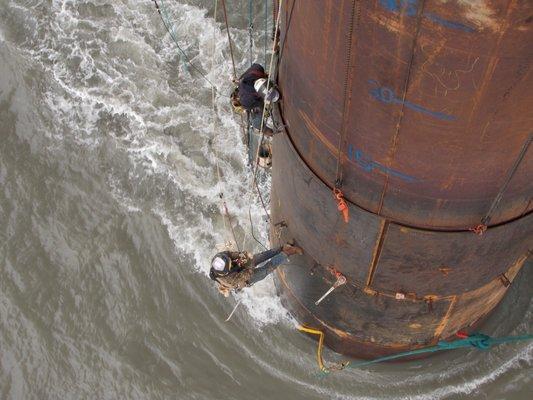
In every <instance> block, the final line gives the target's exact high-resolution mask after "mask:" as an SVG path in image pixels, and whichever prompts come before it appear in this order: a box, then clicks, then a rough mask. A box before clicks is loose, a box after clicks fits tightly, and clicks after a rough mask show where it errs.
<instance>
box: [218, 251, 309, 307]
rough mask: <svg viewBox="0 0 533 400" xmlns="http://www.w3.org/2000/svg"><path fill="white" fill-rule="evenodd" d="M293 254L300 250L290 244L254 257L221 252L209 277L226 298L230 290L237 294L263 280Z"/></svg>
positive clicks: (299, 252) (240, 253)
mask: <svg viewBox="0 0 533 400" xmlns="http://www.w3.org/2000/svg"><path fill="white" fill-rule="evenodd" d="M294 254H302V249H301V248H299V247H297V246H294V245H291V244H285V245H283V246H282V247H278V248H276V249H271V250H267V251H263V252H262V253H259V254H256V255H254V256H251V255H250V254H248V253H244V252H238V251H223V252H220V253H217V254H216V255H215V256H214V257H213V260H212V261H211V270H210V271H209V277H210V278H211V279H212V280H214V281H215V282H217V283H218V290H219V292H220V293H222V294H223V295H224V296H225V297H228V296H229V294H230V291H231V290H234V291H236V292H238V291H240V290H242V289H243V288H245V287H247V286H252V285H253V284H254V283H257V282H259V281H261V280H263V279H265V278H266V277H267V276H268V275H269V274H270V273H272V272H273V271H274V270H275V269H276V268H277V267H279V266H280V265H281V264H283V263H285V262H287V261H288V257H290V256H292V255H294Z"/></svg>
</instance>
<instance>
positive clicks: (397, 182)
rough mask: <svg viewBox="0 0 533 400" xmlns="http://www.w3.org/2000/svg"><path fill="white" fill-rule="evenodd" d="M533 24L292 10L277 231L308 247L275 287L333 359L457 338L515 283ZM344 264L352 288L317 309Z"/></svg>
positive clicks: (276, 150)
mask: <svg viewBox="0 0 533 400" xmlns="http://www.w3.org/2000/svg"><path fill="white" fill-rule="evenodd" d="M532 25H533V2H530V1H525V0H470V1H466V0H426V1H424V0H344V1H341V0H306V1H301V0H286V1H284V3H283V7H282V13H281V25H280V45H279V52H278V57H279V60H278V76H277V79H278V85H279V90H280V92H281V95H282V100H281V102H280V108H279V118H280V119H281V120H282V121H283V123H284V125H285V127H286V128H285V131H284V132H283V133H281V134H279V135H276V136H275V137H274V140H273V170H272V201H271V208H272V226H271V238H272V240H273V241H280V242H281V241H284V240H289V239H295V240H296V242H297V243H298V244H299V245H300V246H301V247H302V248H303V249H304V251H305V254H304V255H303V256H301V257H297V258H295V259H294V261H293V262H292V265H290V266H286V267H284V268H281V269H280V270H279V272H278V274H277V277H276V284H277V288H278V292H279V293H280V295H281V298H282V301H283V303H284V304H285V306H286V307H287V308H288V309H289V310H290V311H291V312H292V313H293V315H295V317H296V318H297V319H298V320H299V321H300V322H302V323H304V324H307V325H309V326H310V327H313V328H316V329H320V330H323V331H324V333H325V338H326V344H328V345H329V346H330V347H332V348H333V349H335V350H337V351H339V352H341V353H345V354H349V355H354V356H362V357H373V356H376V355H383V354H390V353H394V352H397V351H400V350H405V349H412V348H417V347H422V346H426V345H428V344H433V343H435V342H436V341H438V340H439V339H445V338H449V337H451V336H453V335H454V334H455V333H456V332H457V331H458V330H461V329H467V328H468V327H472V326H474V325H475V324H477V323H479V322H480V321H481V320H482V318H483V317H484V316H486V315H487V314H488V313H489V312H490V311H491V310H493V308H494V307H495V306H496V305H497V304H498V302H499V301H500V300H501V299H502V297H503V296H504V294H505V293H506V291H507V290H508V288H509V286H510V285H511V284H512V282H513V279H514V278H515V277H516V276H517V274H518V272H519V270H520V268H521V267H522V266H523V264H524V262H525V260H526V259H527V257H528V255H529V254H530V251H531V250H530V249H531V247H532V233H533V232H532V231H533V217H532V213H531V210H532V208H533V204H532V201H531V199H532V195H533V145H532V144H531V141H532V131H533V128H532V127H533V112H532V110H533V95H532V93H533V74H532V72H531V60H532V57H533V46H532V43H533V29H532V27H531V26H532ZM334 188H338V189H339V190H340V192H341V193H342V195H343V198H344V200H345V201H346V204H347V206H348V213H347V216H348V217H347V219H345V218H346V215H343V213H342V212H340V211H339V203H338V201H337V200H336V198H335V196H334V194H333V189H334ZM332 271H338V272H340V273H342V274H343V275H344V276H345V277H346V278H347V283H346V284H344V285H342V286H340V287H338V288H337V289H335V290H334V291H333V292H332V293H331V294H330V295H329V296H328V297H326V298H325V299H324V301H322V302H321V303H320V304H319V305H315V302H316V300H317V299H319V298H320V297H321V296H322V295H323V294H324V293H325V292H326V291H327V290H328V288H329V287H331V285H332V284H333V282H334V281H335V276H334V274H333V273H332Z"/></svg>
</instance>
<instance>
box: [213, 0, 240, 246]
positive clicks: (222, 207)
mask: <svg viewBox="0 0 533 400" xmlns="http://www.w3.org/2000/svg"><path fill="white" fill-rule="evenodd" d="M214 9H215V11H214V14H213V18H214V20H215V23H214V25H213V53H212V54H213V55H212V57H211V71H214V69H215V53H216V49H217V25H216V21H217V10H218V0H214ZM211 105H212V109H213V125H212V129H213V138H216V137H217V131H216V115H217V114H216V89H215V87H214V86H211ZM213 144H215V142H214V141H213ZM213 154H214V156H215V165H216V169H217V181H218V186H220V185H221V183H222V176H221V174H220V165H219V157H218V153H217V150H216V144H215V145H214V146H213ZM219 211H220V216H221V217H222V221H223V223H224V232H225V235H226V239H225V243H224V244H225V245H226V246H227V245H228V244H230V243H231V247H233V246H235V247H236V248H237V250H239V245H238V244H237V238H236V237H235V231H234V230H233V226H232V224H231V219H230V216H229V213H228V207H227V205H226V201H225V200H224V192H222V191H221V192H220V209H219ZM226 218H227V219H228V222H227V223H228V224H229V228H230V229H228V225H227V224H226ZM230 231H231V235H232V236H233V239H231V238H229V240H227V239H228V237H229V235H230ZM239 251H240V250H239Z"/></svg>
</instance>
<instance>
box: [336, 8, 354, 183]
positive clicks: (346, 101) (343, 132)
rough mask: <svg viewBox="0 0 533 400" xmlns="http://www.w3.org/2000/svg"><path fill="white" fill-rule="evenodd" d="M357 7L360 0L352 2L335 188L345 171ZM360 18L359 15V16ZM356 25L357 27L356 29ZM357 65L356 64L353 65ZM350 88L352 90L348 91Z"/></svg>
mask: <svg viewBox="0 0 533 400" xmlns="http://www.w3.org/2000/svg"><path fill="white" fill-rule="evenodd" d="M356 6H357V7H358V6H359V0H352V8H351V13H350V26H349V29H348V45H347V46H346V73H345V75H344V84H343V96H344V99H343V106H342V121H341V130H340V132H339V145H338V149H337V170H336V171H335V181H334V186H337V184H341V182H342V179H343V176H342V175H343V171H342V154H343V145H344V141H345V136H346V125H347V122H346V120H347V114H348V113H347V110H348V108H349V106H350V104H351V101H352V91H351V87H352V84H353V73H352V74H350V69H351V67H353V66H354V65H351V64H352V57H353V55H354V54H355V52H352V47H354V48H355V42H356V41H354V40H353V33H354V30H357V28H358V26H359V19H357V20H356V21H355V23H354V18H355V16H356V12H355V9H356ZM357 15H358V16H359V14H357ZM354 25H355V27H354ZM354 50H355V49H354ZM353 64H355V62H354V63H353ZM348 87H350V89H349V90H348Z"/></svg>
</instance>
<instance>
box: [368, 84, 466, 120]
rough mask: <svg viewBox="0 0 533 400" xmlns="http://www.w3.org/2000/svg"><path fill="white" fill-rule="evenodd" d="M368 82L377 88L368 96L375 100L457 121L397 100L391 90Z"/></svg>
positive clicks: (449, 116)
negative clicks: (402, 105)
mask: <svg viewBox="0 0 533 400" xmlns="http://www.w3.org/2000/svg"><path fill="white" fill-rule="evenodd" d="M368 82H369V83H371V84H374V85H376V86H377V87H376V88H373V89H370V95H371V96H372V97H373V98H375V99H376V100H379V101H381V102H382V103H385V104H404V105H405V106H406V107H407V108H410V109H411V110H414V111H418V112H421V113H424V114H427V115H431V116H432V117H435V118H438V119H442V120H444V121H454V120H456V119H457V118H456V117H454V116H453V115H449V114H445V113H441V112H438V111H431V110H428V109H427V108H424V107H422V106H420V105H418V104H415V103H411V102H410V101H403V100H402V99H399V98H397V97H396V95H395V94H394V92H393V91H392V89H390V88H388V87H385V86H379V83H378V82H376V81H375V80H373V79H370V80H369V81H368Z"/></svg>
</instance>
